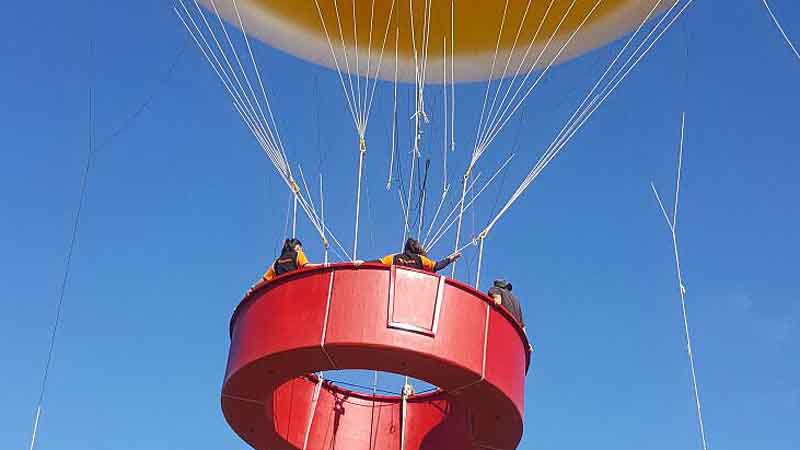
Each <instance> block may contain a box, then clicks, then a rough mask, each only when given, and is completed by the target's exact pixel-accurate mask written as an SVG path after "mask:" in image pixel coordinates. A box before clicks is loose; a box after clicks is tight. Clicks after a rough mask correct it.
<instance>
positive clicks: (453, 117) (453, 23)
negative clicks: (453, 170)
mask: <svg viewBox="0 0 800 450" xmlns="http://www.w3.org/2000/svg"><path fill="white" fill-rule="evenodd" d="M455 9H456V8H455V0H450V61H451V62H450V104H451V106H452V107H451V112H450V151H451V152H454V151H456V69H455V66H456V63H455V62H456V19H455Z"/></svg>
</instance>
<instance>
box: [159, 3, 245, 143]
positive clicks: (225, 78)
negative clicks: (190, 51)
mask: <svg viewBox="0 0 800 450" xmlns="http://www.w3.org/2000/svg"><path fill="white" fill-rule="evenodd" d="M178 3H179V4H180V6H181V7H182V8H183V11H184V12H185V14H186V18H184V15H183V13H181V12H180V10H179V9H178V8H177V6H176V7H173V11H175V14H176V15H177V16H178V18H179V19H180V21H181V22H182V23H183V25H184V27H185V28H186V30H187V31H188V32H189V35H190V36H191V37H192V39H193V40H194V41H195V43H196V44H197V47H198V48H199V49H200V51H201V52H202V53H203V56H204V57H205V58H206V60H207V61H208V63H209V65H210V66H211V68H212V69H213V70H214V72H215V73H216V74H217V76H218V77H219V78H220V81H221V82H222V84H223V86H224V87H225V89H226V90H227V91H228V93H229V94H230V95H231V98H232V100H233V102H234V105H236V106H237V107H238V106H241V107H240V108H239V109H240V110H241V111H246V113H247V116H248V117H251V116H252V115H253V114H254V113H253V112H252V110H251V109H247V108H246V107H245V105H244V104H245V101H244V98H243V97H242V95H243V94H242V92H241V91H240V89H237V88H236V86H235V84H234V82H233V80H232V79H231V76H230V74H229V73H228V71H227V70H225V67H224V66H223V64H222V62H221V61H220V60H219V57H218V56H217V54H216V52H214V51H213V48H212V46H211V44H210V43H209V42H208V40H207V39H206V37H205V34H204V33H203V32H202V31H201V30H200V27H199V26H198V25H197V22H196V21H195V20H194V16H193V15H192V13H190V12H189V9H188V8H187V7H186V4H185V3H184V0H178ZM187 19H188V20H189V22H191V24H192V26H193V27H194V30H193V29H192V27H190V26H189V22H187ZM201 40H202V43H201V42H200V41H201ZM204 45H205V46H204ZM223 56H224V53H223ZM229 66H230V65H229ZM234 75H235V74H234ZM251 119H252V120H253V122H257V120H256V119H257V117H256V118H253V117H251ZM259 128H260V122H259Z"/></svg>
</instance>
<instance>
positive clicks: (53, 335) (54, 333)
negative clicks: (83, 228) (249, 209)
mask: <svg viewBox="0 0 800 450" xmlns="http://www.w3.org/2000/svg"><path fill="white" fill-rule="evenodd" d="M96 8H97V5H96V3H95V2H94V1H93V0H90V1H89V5H88V9H89V22H90V26H89V30H90V31H89V45H88V47H89V49H88V50H89V52H88V60H87V78H88V81H89V83H88V84H89V86H88V89H87V113H88V114H87V116H88V117H87V119H88V120H87V130H86V131H87V155H86V163H85V164H84V168H83V174H82V175H81V185H80V194H79V195H78V205H77V207H76V209H75V216H74V218H73V222H72V234H71V235H70V241H69V246H68V247H67V256H66V260H65V262H64V276H63V277H62V279H61V286H60V287H59V290H58V301H57V302H56V315H55V318H54V320H53V325H52V329H51V332H50V342H49V345H48V348H47V357H46V358H45V364H44V371H43V373H42V384H41V387H40V389H39V399H38V400H37V402H36V416H35V419H34V422H33V431H32V433H31V442H30V447H29V450H33V449H34V447H35V446H36V436H37V433H38V431H39V422H40V419H41V415H42V407H43V405H44V399H45V394H46V392H47V381H48V379H49V376H50V368H51V367H52V364H53V352H54V350H55V346H56V339H57V338H58V329H59V327H60V325H61V317H62V313H63V311H64V298H65V294H66V290H67V283H68V281H69V274H70V270H71V268H72V256H73V254H74V253H75V246H76V244H77V241H78V231H79V230H80V219H81V213H82V212H83V206H84V204H85V202H86V192H87V190H88V186H89V174H90V172H91V167H92V161H93V160H94V156H95V151H96V147H95V129H96V127H95V91H94V89H95V86H94V84H95V77H96V74H95V39H96V37H95V32H96V29H95V26H94V17H95V10H96Z"/></svg>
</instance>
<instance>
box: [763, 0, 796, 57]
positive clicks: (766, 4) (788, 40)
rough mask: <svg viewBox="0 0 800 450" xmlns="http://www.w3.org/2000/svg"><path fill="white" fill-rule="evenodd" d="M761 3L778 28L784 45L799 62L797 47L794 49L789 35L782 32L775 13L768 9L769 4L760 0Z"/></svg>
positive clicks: (764, 0) (765, 0)
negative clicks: (787, 46) (784, 42)
mask: <svg viewBox="0 0 800 450" xmlns="http://www.w3.org/2000/svg"><path fill="white" fill-rule="evenodd" d="M762 1H763V2H764V7H765V8H767V12H768V13H769V16H770V17H771V18H772V21H773V22H774V23H775V26H776V27H778V31H780V32H781V35H782V36H783V39H784V40H785V41H786V44H787V45H789V48H791V49H792V52H794V55H795V56H797V60H798V61H800V52H798V51H797V47H795V46H794V44H793V43H792V40H791V39H789V35H788V34H786V31H784V29H783V27H782V26H781V23H780V22H779V21H778V18H777V17H776V16H775V13H774V12H772V8H770V7H769V3H767V0H762Z"/></svg>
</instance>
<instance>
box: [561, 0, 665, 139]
mask: <svg viewBox="0 0 800 450" xmlns="http://www.w3.org/2000/svg"><path fill="white" fill-rule="evenodd" d="M663 1H664V0H656V2H655V3H654V4H653V7H652V8H651V9H650V11H649V12H648V13H647V15H646V16H645V18H644V19H643V20H642V21H641V23H640V24H639V26H638V27H637V28H636V30H635V31H634V32H633V34H631V36H630V37H629V38H628V40H627V41H626V42H625V45H624V46H623V47H622V49H621V50H620V51H619V52H617V55H616V56H615V57H614V59H613V60H612V61H611V63H610V64H609V65H608V66H607V67H606V70H605V72H603V74H602V75H601V76H600V78H599V79H598V80H597V82H595V84H594V86H592V88H591V89H590V90H589V92H588V93H587V94H586V96H585V97H584V98H583V101H582V102H581V104H580V105H579V106H578V108H576V109H575V112H574V113H573V114H572V116H571V117H570V118H569V120H567V122H566V123H565V125H564V127H563V128H562V129H561V130H560V131H559V133H558V135H557V137H556V140H559V139H560V138H561V137H562V136H563V134H564V132H565V130H566V129H567V128H568V127H569V125H570V124H571V123H573V121H574V120H575V117H576V116H577V115H578V114H579V113H580V112H581V111H582V109H583V107H584V106H586V102H587V101H589V99H590V98H593V97H592V96H593V95H594V93H595V92H596V91H597V88H598V87H600V84H602V82H603V81H605V78H606V76H608V74H609V72H611V69H612V68H613V67H614V66H615V65H616V63H617V61H619V59H620V57H621V56H622V55H623V54H624V53H625V51H626V50H627V49H628V47H629V46H630V45H631V43H632V42H633V41H634V40H635V39H636V37H637V36H638V35H639V33H640V32H641V30H642V28H644V25H645V24H646V23H647V22H648V21H649V20H650V17H652V15H653V14H654V13H655V12H656V11H657V10H658V8H659V6H661V3H663ZM677 4H678V2H677V1H676V2H675V3H674V4H673V5H672V8H674V7H675V6H676V5H677ZM672 8H670V11H672ZM668 14H669V12H667V13H666V14H665V15H664V17H667V15H668ZM657 27H658V25H656V27H654V28H653V29H656V28H657ZM646 40H647V38H645V40H644V41H646ZM644 41H643V42H644ZM634 54H635V52H634Z"/></svg>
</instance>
